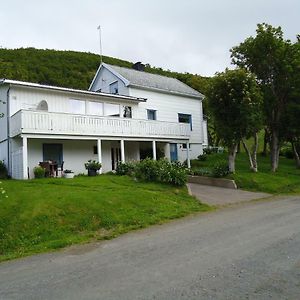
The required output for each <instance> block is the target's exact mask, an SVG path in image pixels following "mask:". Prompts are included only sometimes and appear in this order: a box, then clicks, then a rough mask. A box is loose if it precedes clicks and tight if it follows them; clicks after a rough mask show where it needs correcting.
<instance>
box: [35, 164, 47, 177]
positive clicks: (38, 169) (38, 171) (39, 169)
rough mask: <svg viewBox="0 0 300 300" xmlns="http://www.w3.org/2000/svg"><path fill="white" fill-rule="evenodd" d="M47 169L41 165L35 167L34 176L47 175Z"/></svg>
mask: <svg viewBox="0 0 300 300" xmlns="http://www.w3.org/2000/svg"><path fill="white" fill-rule="evenodd" d="M45 172H46V170H45V169H44V168H42V167H40V166H37V167H35V168H34V169H33V173H34V178H43V177H45Z"/></svg>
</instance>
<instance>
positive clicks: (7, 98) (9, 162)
mask: <svg viewBox="0 0 300 300" xmlns="http://www.w3.org/2000/svg"><path fill="white" fill-rule="evenodd" d="M9 92H10V86H9V88H8V90H7V93H6V122H7V169H8V174H9V175H10V176H11V175H12V168H11V167H12V166H11V157H10V156H11V154H10V108H9V106H10V102H9Z"/></svg>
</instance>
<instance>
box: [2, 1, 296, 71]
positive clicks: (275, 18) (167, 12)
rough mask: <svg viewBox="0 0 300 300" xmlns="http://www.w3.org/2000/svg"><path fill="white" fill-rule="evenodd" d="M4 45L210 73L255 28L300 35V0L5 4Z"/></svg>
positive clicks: (219, 67) (226, 62) (226, 61)
mask: <svg viewBox="0 0 300 300" xmlns="http://www.w3.org/2000/svg"><path fill="white" fill-rule="evenodd" d="M0 1H1V2H0V3H1V6H0V26H1V34H0V37H1V38H0V46H2V47H4V48H19V47H36V48H48V49H59V50H75V51H87V52H93V53H99V34H98V30H97V26H98V25H101V28H102V44H103V54H104V55H108V56H113V57H118V58H121V59H125V60H130V61H132V62H136V61H142V62H143V63H149V64H151V65H152V66H156V67H162V68H165V69H170V70H172V71H179V72H191V73H197V74H200V75H207V76H210V75H213V74H214V73H215V72H217V71H223V70H224V69H225V68H226V67H227V66H229V65H230V57H229V56H230V54H229V49H230V48H231V47H232V46H235V45H237V44H239V43H240V42H242V41H243V40H244V39H245V38H247V37H248V36H250V35H254V34H255V29H256V24H257V23H262V22H267V23H269V24H271V25H273V26H279V25H280V26H281V27H282V28H283V31H284V33H285V36H286V38H289V39H292V40H295V36H296V34H299V33H300V26H299V25H300V18H299V13H300V1H299V0H206V1H204V0H198V1H197V0H185V1H184V0H181V1H180V0H60V1H59V0H50V1H49V0H44V1H43V0H27V1H24V0H9V1H4V0H0Z"/></svg>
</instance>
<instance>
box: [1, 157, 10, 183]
mask: <svg viewBox="0 0 300 300" xmlns="http://www.w3.org/2000/svg"><path fill="white" fill-rule="evenodd" d="M7 177H8V172H7V168H6V166H5V164H4V162H3V161H2V160H0V179H6V178H7Z"/></svg>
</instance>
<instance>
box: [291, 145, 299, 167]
mask: <svg viewBox="0 0 300 300" xmlns="http://www.w3.org/2000/svg"><path fill="white" fill-rule="evenodd" d="M292 148H293V152H294V157H295V161H296V167H297V168H298V169H300V157H299V153H298V151H297V148H296V145H295V143H294V142H292Z"/></svg>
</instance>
